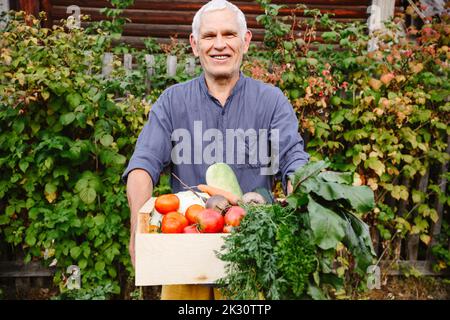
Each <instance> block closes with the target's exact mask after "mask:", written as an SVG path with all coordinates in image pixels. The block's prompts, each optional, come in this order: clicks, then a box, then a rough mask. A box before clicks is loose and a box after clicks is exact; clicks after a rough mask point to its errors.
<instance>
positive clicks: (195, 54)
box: [189, 33, 198, 57]
mask: <svg viewBox="0 0 450 320" xmlns="http://www.w3.org/2000/svg"><path fill="white" fill-rule="evenodd" d="M189 42H190V43H191V47H192V52H193V53H194V56H196V57H198V48H197V41H196V40H195V38H194V34H192V33H191V35H190V36H189Z"/></svg>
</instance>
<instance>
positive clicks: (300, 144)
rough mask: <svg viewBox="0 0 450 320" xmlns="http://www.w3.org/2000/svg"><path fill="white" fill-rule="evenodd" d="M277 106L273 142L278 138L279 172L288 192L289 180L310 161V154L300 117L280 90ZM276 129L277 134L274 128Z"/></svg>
mask: <svg viewBox="0 0 450 320" xmlns="http://www.w3.org/2000/svg"><path fill="white" fill-rule="evenodd" d="M279 93H280V96H279V98H278V103H277V107H276V109H275V112H274V115H273V118H272V122H271V140H272V141H271V143H272V144H273V143H276V141H273V139H274V138H275V137H277V139H278V148H277V149H278V154H279V173H280V175H281V182H282V185H283V190H284V192H285V193H286V190H287V180H288V178H289V175H291V174H293V173H294V172H295V171H296V170H297V169H298V168H300V167H302V166H304V165H305V164H306V163H308V161H309V154H308V153H307V152H306V151H305V149H304V141H303V138H302V137H301V136H300V133H299V132H298V119H297V116H296V115H295V111H294V109H293V108H292V105H291V104H290V102H289V100H288V99H287V98H286V97H285V96H284V94H283V93H282V92H281V90H279ZM274 129H276V134H274V132H273V131H272V130H274Z"/></svg>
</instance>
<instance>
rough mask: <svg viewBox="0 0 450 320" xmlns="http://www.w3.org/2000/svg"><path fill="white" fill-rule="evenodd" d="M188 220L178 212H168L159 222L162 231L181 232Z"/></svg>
mask: <svg viewBox="0 0 450 320" xmlns="http://www.w3.org/2000/svg"><path fill="white" fill-rule="evenodd" d="M188 224H189V223H188V221H187V219H186V217H185V216H183V215H182V214H180V213H178V212H169V213H167V214H166V215H165V216H164V217H163V218H162V222H161V232H162V233H183V230H184V228H185V227H187V226H188Z"/></svg>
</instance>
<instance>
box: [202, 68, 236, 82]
mask: <svg viewBox="0 0 450 320" xmlns="http://www.w3.org/2000/svg"><path fill="white" fill-rule="evenodd" d="M209 75H210V77H211V78H213V79H215V80H222V81H223V80H228V79H233V78H234V77H235V76H236V75H239V70H238V71H213V72H209Z"/></svg>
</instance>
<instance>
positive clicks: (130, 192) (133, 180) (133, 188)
mask: <svg viewBox="0 0 450 320" xmlns="http://www.w3.org/2000/svg"><path fill="white" fill-rule="evenodd" d="M152 192H153V183H152V178H151V177H150V175H149V174H148V173H147V171H145V170H142V169H135V170H133V171H131V172H130V173H129V174H128V179H127V197H128V206H129V207H130V214H131V217H130V245H129V248H128V251H129V252H130V257H131V263H132V264H133V268H134V266H135V236H136V229H137V221H138V214H139V210H140V209H141V208H142V206H143V205H144V204H145V202H147V200H148V199H150V198H151V196H152Z"/></svg>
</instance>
